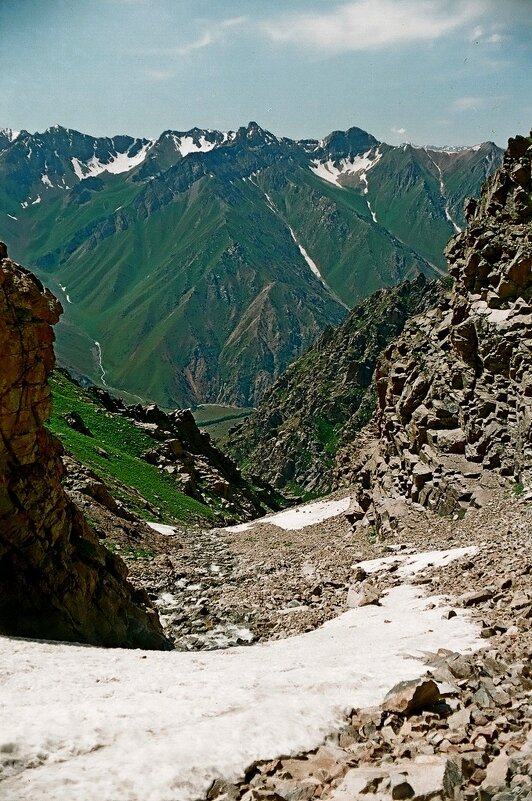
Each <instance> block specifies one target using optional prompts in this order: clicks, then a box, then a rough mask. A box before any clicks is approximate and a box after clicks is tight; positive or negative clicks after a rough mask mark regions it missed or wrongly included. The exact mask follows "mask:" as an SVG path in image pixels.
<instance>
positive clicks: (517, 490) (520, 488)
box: [512, 481, 525, 498]
mask: <svg viewBox="0 0 532 801" xmlns="http://www.w3.org/2000/svg"><path fill="white" fill-rule="evenodd" d="M524 491H525V487H524V484H522V483H521V481H518V482H516V483H515V484H514V485H513V487H512V492H513V494H514V495H515V497H516V498H520V497H521V495H523V493H524Z"/></svg>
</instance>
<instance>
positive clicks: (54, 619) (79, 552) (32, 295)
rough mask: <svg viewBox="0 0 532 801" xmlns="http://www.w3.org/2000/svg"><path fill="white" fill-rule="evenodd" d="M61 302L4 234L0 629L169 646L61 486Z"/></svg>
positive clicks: (0, 270) (141, 595)
mask: <svg viewBox="0 0 532 801" xmlns="http://www.w3.org/2000/svg"><path fill="white" fill-rule="evenodd" d="M60 313H61V306H60V304H59V303H58V301H57V300H56V299H55V298H54V296H53V295H52V294H51V293H50V292H48V291H47V290H45V289H44V288H43V286H42V285H41V283H40V282H39V281H38V280H37V279H36V278H35V277H34V276H33V275H32V274H31V273H29V272H27V271H26V270H24V269H23V268H22V267H20V266H18V265H17V264H15V263H14V262H12V261H11V260H10V259H9V258H7V251H6V247H5V245H3V244H0V350H1V353H2V370H1V373H0V435H1V441H0V632H1V633H3V634H9V635H14V636H23V637H38V638H44V639H60V640H67V641H76V642H86V643H92V644H97V645H106V646H124V647H142V648H151V649H153V648H167V647H169V643H168V641H167V640H166V638H165V637H164V635H163V633H162V628H161V626H160V623H159V620H158V617H157V614H156V612H155V610H154V609H153V607H152V606H151V604H150V602H149V600H148V597H147V595H146V593H145V592H144V591H143V590H135V589H134V588H133V587H132V586H131V585H130V584H129V583H128V582H127V581H126V575H127V568H126V566H125V565H124V563H123V562H122V561H121V560H120V559H118V558H117V557H116V556H115V555H114V554H111V553H109V552H108V551H107V550H106V549H104V548H103V547H102V546H101V545H100V544H99V542H98V539H97V537H96V536H95V535H94V534H93V533H92V531H91V529H90V528H89V526H88V525H87V524H86V522H85V520H84V519H83V517H82V516H81V514H80V513H79V511H78V510H77V509H76V507H75V506H74V505H73V504H72V503H71V502H70V501H69V500H68V498H67V496H66V494H65V492H64V490H63V488H62V486H61V478H62V473H63V467H62V462H61V453H62V448H61V445H60V444H59V442H58V441H57V440H56V439H55V438H53V437H52V436H51V435H50V434H49V432H48V431H47V430H46V429H45V428H44V423H45V422H46V420H47V419H48V417H49V416H50V411H51V399H50V389H49V386H48V384H47V376H48V375H49V373H50V371H51V370H52V368H53V365H54V352H53V341H54V335H53V330H52V325H54V324H55V323H56V322H57V321H58V319H59V315H60Z"/></svg>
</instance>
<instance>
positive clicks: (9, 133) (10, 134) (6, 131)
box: [0, 128, 20, 142]
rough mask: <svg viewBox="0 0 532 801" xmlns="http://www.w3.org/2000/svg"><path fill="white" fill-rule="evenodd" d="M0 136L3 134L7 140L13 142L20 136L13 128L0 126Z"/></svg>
mask: <svg viewBox="0 0 532 801" xmlns="http://www.w3.org/2000/svg"><path fill="white" fill-rule="evenodd" d="M0 136H5V138H6V139H7V140H8V141H9V142H14V141H15V139H18V137H19V136H20V131H14V130H13V128H0Z"/></svg>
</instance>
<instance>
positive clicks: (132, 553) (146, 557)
mask: <svg viewBox="0 0 532 801" xmlns="http://www.w3.org/2000/svg"><path fill="white" fill-rule="evenodd" d="M121 554H122V556H123V557H124V559H126V560H127V559H130V560H131V561H133V562H143V561H148V562H149V561H150V560H151V559H153V558H154V556H155V551H152V549H151V548H134V547H133V546H132V545H128V546H126V547H125V548H122V551H121Z"/></svg>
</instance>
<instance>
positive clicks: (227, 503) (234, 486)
mask: <svg viewBox="0 0 532 801" xmlns="http://www.w3.org/2000/svg"><path fill="white" fill-rule="evenodd" d="M89 392H90V393H91V394H92V395H93V396H94V397H95V398H96V399H97V400H98V402H99V403H101V405H102V406H103V407H104V409H106V410H107V411H108V412H111V413H112V414H119V415H122V416H124V417H127V418H128V419H130V420H132V421H133V422H134V423H135V425H137V426H138V427H140V428H142V430H143V431H145V432H146V433H147V434H149V435H150V436H152V437H153V440H154V443H153V447H151V448H149V449H147V450H146V451H145V452H144V453H143V454H142V458H143V459H145V460H146V461H147V462H148V463H149V464H153V465H155V466H156V467H158V468H159V469H160V470H164V471H165V472H166V473H168V475H170V476H172V477H173V478H174V479H175V481H176V488H177V489H178V491H179V492H183V493H184V494H185V495H188V496H189V497H191V498H195V499H196V500H197V501H200V503H204V504H206V505H207V506H209V507H210V508H211V509H212V510H213V511H214V512H215V515H216V522H217V524H221V523H231V522H235V521H240V520H249V519H250V518H254V517H258V516H260V515H263V514H266V513H267V512H269V511H272V510H274V511H277V510H278V509H280V508H281V505H280V501H282V498H281V496H279V495H278V494H276V493H275V491H274V490H273V488H272V487H270V486H269V485H268V484H267V483H266V482H265V481H263V480H262V478H259V477H257V476H254V477H253V480H252V481H251V480H250V479H248V478H244V477H243V476H242V473H241V471H240V468H239V467H238V466H237V464H236V462H234V461H233V459H231V458H230V457H229V456H226V455H225V453H223V452H222V451H221V450H220V449H219V448H217V447H216V445H214V444H213V443H212V441H211V437H210V435H209V434H208V433H207V432H203V431H200V429H199V428H198V426H197V425H196V421H195V420H194V416H193V414H192V412H191V411H190V409H175V410H174V411H172V412H165V411H164V410H163V409H161V408H159V406H157V404H155V403H151V404H149V405H147V406H143V405H142V404H137V405H135V406H128V405H127V404H125V403H124V402H123V401H122V400H120V399H119V398H114V397H113V396H112V395H110V394H109V393H108V392H107V391H106V390H103V389H100V388H99V387H91V388H90V390H89ZM81 424H83V421H82V420H81ZM89 433H90V432H89Z"/></svg>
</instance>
